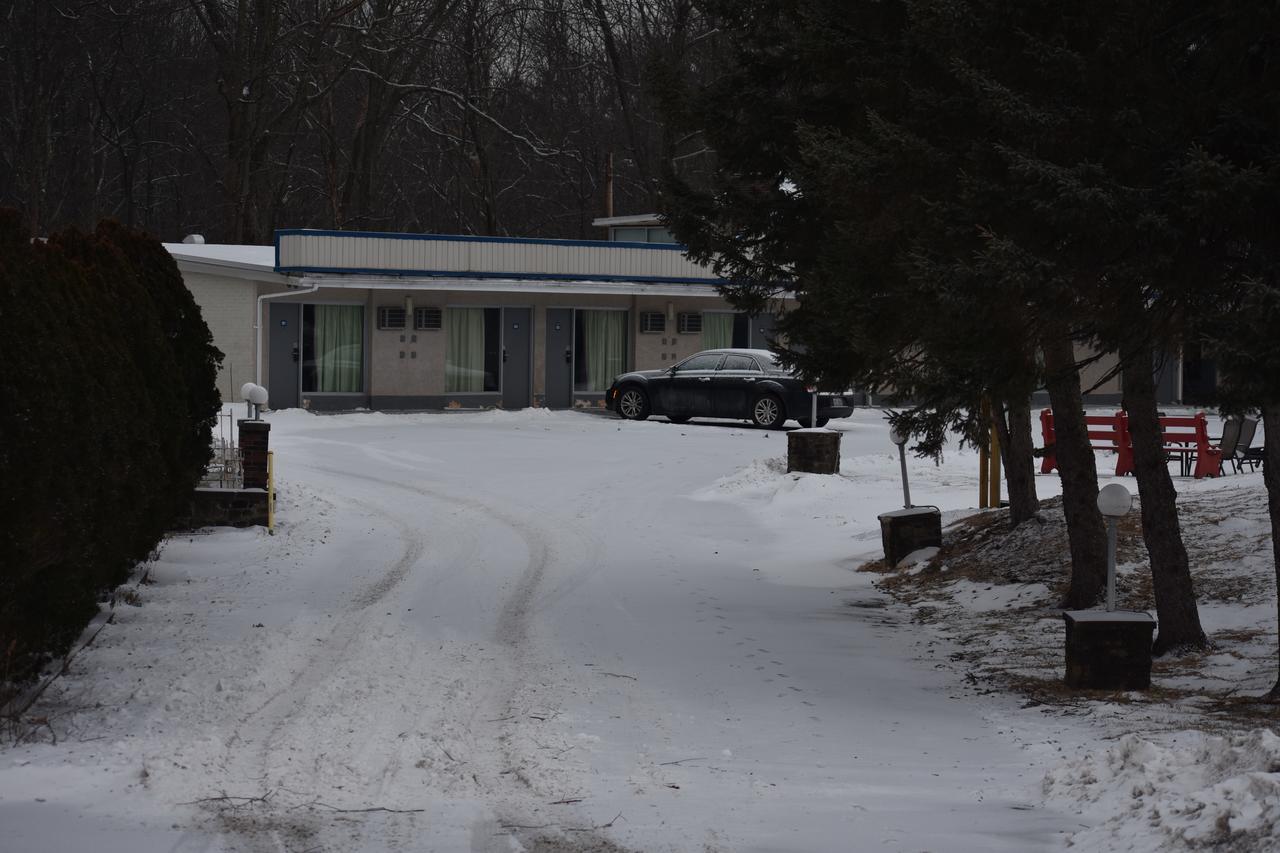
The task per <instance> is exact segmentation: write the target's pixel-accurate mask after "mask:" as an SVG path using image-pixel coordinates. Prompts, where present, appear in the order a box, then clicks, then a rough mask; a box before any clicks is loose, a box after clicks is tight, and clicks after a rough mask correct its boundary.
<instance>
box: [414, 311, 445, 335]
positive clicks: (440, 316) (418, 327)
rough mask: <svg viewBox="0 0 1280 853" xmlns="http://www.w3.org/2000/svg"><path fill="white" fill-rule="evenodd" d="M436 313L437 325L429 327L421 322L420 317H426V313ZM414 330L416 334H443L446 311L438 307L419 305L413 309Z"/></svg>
mask: <svg viewBox="0 0 1280 853" xmlns="http://www.w3.org/2000/svg"><path fill="white" fill-rule="evenodd" d="M428 311H434V312H436V324H435V325H434V326H428V325H425V324H424V323H420V322H419V319H418V318H419V317H423V316H425V315H426V312H428ZM413 330H414V331H415V332H443V331H444V309H443V308H441V307H440V306H438V305H417V306H414V309H413Z"/></svg>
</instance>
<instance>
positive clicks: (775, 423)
mask: <svg viewBox="0 0 1280 853" xmlns="http://www.w3.org/2000/svg"><path fill="white" fill-rule="evenodd" d="M786 419H787V413H786V412H785V411H784V410H783V408H782V401H781V400H779V399H778V398H777V397H775V396H774V395H772V394H765V395H764V396H763V397H757V398H756V401H755V403H753V404H752V405H751V421H752V423H754V424H755V425H756V426H758V427H764V428H765V429H780V428H781V427H782V422H783V421H785V420H786Z"/></svg>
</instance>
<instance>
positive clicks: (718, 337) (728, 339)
mask: <svg viewBox="0 0 1280 853" xmlns="http://www.w3.org/2000/svg"><path fill="white" fill-rule="evenodd" d="M733 316H734V315H732V314H729V313H727V312H724V311H708V312H706V313H704V314H703V315H702V348H703V349H725V348H727V347H731V346H733Z"/></svg>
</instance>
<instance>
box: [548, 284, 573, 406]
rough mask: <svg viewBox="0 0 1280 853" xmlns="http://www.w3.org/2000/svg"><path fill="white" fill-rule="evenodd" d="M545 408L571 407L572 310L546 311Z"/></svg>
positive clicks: (557, 309)
mask: <svg viewBox="0 0 1280 853" xmlns="http://www.w3.org/2000/svg"><path fill="white" fill-rule="evenodd" d="M546 367H547V407H548V408H551V409H567V408H569V407H570V406H572V405H573V309H572V308H548V309H547V365H546Z"/></svg>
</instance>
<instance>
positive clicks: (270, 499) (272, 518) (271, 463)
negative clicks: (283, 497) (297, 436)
mask: <svg viewBox="0 0 1280 853" xmlns="http://www.w3.org/2000/svg"><path fill="white" fill-rule="evenodd" d="M275 461H276V455H275V453H274V452H272V451H270V450H268V451H267V532H268V533H270V534H271V535H272V536H275V535H276V472H275Z"/></svg>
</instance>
